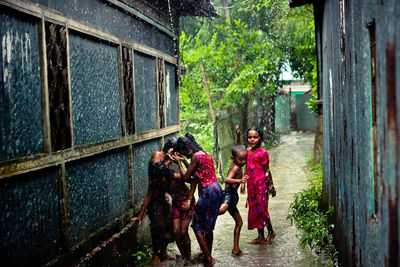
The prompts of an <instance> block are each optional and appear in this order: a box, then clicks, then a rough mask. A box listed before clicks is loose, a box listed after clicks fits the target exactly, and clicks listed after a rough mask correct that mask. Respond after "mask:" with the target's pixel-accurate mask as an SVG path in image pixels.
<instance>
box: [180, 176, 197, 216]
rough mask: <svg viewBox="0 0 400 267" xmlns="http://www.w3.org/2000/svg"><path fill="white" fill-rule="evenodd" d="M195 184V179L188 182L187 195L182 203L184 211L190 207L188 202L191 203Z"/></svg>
mask: <svg viewBox="0 0 400 267" xmlns="http://www.w3.org/2000/svg"><path fill="white" fill-rule="evenodd" d="M196 185H197V183H196V182H195V181H192V182H191V184H190V191H189V195H188V197H187V198H186V199H185V201H184V202H183V204H182V209H183V210H184V211H188V210H189V208H190V203H192V199H193V196H194V191H196Z"/></svg>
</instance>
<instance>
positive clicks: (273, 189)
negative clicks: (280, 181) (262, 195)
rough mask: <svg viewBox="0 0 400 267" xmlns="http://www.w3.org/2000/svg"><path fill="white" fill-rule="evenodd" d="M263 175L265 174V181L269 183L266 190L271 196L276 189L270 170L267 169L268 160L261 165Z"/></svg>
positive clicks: (274, 193)
mask: <svg viewBox="0 0 400 267" xmlns="http://www.w3.org/2000/svg"><path fill="white" fill-rule="evenodd" d="M263 168H264V172H265V176H267V182H268V184H269V186H268V191H270V192H271V194H272V197H274V196H275V195H276V190H275V187H274V181H273V180H272V175H271V171H270V170H269V162H268V163H267V164H266V165H263Z"/></svg>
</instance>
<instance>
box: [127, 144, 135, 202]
mask: <svg viewBox="0 0 400 267" xmlns="http://www.w3.org/2000/svg"><path fill="white" fill-rule="evenodd" d="M128 151H129V152H128V153H129V155H128V175H129V197H130V207H131V208H133V207H135V174H134V173H135V172H134V169H133V146H132V145H129V149H128Z"/></svg>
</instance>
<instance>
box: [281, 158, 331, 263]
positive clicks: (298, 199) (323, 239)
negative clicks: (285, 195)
mask: <svg viewBox="0 0 400 267" xmlns="http://www.w3.org/2000/svg"><path fill="white" fill-rule="evenodd" d="M312 162H313V161H312V160H310V161H309V166H310V170H311V173H312V175H311V177H310V185H309V187H308V188H306V189H305V190H303V191H301V192H299V193H296V194H295V195H294V202H293V203H291V204H290V207H289V215H288V217H287V218H288V219H290V221H291V222H292V223H293V222H294V221H295V222H296V225H297V227H299V228H300V229H302V230H303V231H302V235H301V239H300V244H301V246H302V247H303V248H304V247H305V246H306V245H309V246H310V247H311V248H312V249H315V250H316V251H317V252H319V253H322V256H323V258H324V259H325V260H327V261H328V263H329V265H331V266H333V265H334V264H335V261H336V257H337V251H336V249H335V247H334V245H333V236H332V232H333V228H334V225H333V224H331V223H330V221H331V216H332V214H333V212H334V208H333V207H330V208H329V210H328V211H322V210H320V209H319V208H318V203H319V201H320V200H321V192H322V162H321V163H320V164H318V165H315V166H314V165H313V163H312Z"/></svg>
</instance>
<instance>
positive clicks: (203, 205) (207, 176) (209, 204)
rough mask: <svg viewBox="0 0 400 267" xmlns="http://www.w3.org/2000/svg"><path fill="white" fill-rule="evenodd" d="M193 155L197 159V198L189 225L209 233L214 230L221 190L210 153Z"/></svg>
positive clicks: (220, 200)
mask: <svg viewBox="0 0 400 267" xmlns="http://www.w3.org/2000/svg"><path fill="white" fill-rule="evenodd" d="M194 155H195V156H196V157H197V158H198V159H199V163H198V165H197V169H196V176H197V183H198V185H199V188H198V192H199V198H198V200H197V203H196V207H195V210H194V216H193V221H192V225H191V226H192V228H193V230H194V231H195V232H196V233H197V232H201V233H209V232H211V231H212V230H214V227H215V222H216V221H217V217H218V211H219V206H220V205H221V203H222V196H223V192H222V188H221V186H220V184H219V183H218V179H217V176H216V175H215V168H214V160H213V159H212V157H211V155H207V154H204V153H201V152H197V153H195V154H194Z"/></svg>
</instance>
